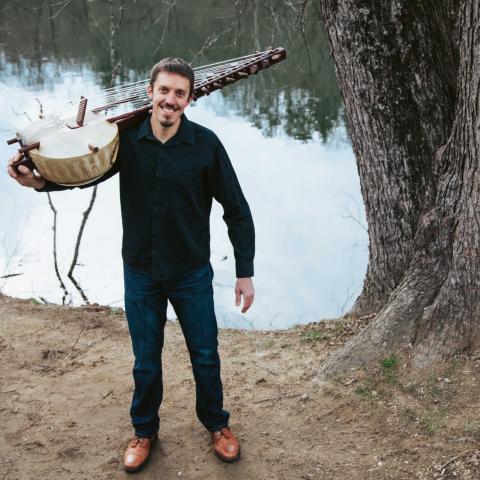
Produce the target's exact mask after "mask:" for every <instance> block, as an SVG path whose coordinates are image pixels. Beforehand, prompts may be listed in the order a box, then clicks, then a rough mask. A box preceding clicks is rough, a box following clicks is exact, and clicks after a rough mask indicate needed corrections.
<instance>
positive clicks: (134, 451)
mask: <svg viewBox="0 0 480 480" xmlns="http://www.w3.org/2000/svg"><path fill="white" fill-rule="evenodd" d="M157 440H158V434H156V433H155V434H154V435H153V436H151V437H150V438H145V437H137V436H136V435H135V436H134V437H133V438H132V439H131V440H130V443H129V444H128V447H127V450H126V451H125V455H124V456H123V467H124V469H125V471H126V472H130V473H132V472H138V471H139V470H140V469H141V468H142V467H143V466H144V465H145V462H146V461H147V458H148V456H149V455H150V447H151V446H152V445H153V444H154V443H155V442H156V441H157Z"/></svg>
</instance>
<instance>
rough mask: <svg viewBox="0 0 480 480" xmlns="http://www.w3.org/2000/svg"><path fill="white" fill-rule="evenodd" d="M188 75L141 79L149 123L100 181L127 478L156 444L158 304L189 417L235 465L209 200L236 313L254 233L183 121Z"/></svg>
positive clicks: (167, 62)
mask: <svg viewBox="0 0 480 480" xmlns="http://www.w3.org/2000/svg"><path fill="white" fill-rule="evenodd" d="M193 86H194V73H193V70H192V69H191V67H190V66H189V65H188V64H187V63H186V62H184V61H183V60H181V59H176V58H167V59H164V60H161V61H160V62H159V63H157V64H156V65H155V66H154V67H153V69H152V72H151V77H150V85H149V86H148V95H149V97H150V98H151V100H152V105H153V107H152V112H151V115H150V116H149V117H148V118H147V119H146V120H145V121H144V122H143V123H142V124H141V125H140V126H139V127H136V128H131V129H128V130H125V131H124V132H122V133H121V137H120V148H119V154H118V159H117V161H116V163H115V164H114V167H113V168H112V169H111V170H110V171H109V172H107V174H105V175H104V176H103V177H102V178H101V179H99V180H98V181H96V182H94V183H92V184H90V185H88V186H91V185H93V184H95V183H98V182H100V181H103V180H105V179H107V178H109V177H111V176H112V175H113V174H115V173H116V172H117V171H119V172H120V201H121V207H122V223H123V245H122V256H123V261H124V281H125V310H126V314H127V320H128V326H129V331H130V336H131V340H132V347H133V353H134V356H135V365H134V369H133V376H134V382H135V390H134V394H133V399H132V404H131V409H130V414H131V418H132V424H133V427H134V429H135V436H134V437H133V439H132V440H131V442H130V443H129V445H128V448H127V450H126V452H125V456H124V467H125V470H126V471H128V472H135V471H138V470H140V469H141V468H142V466H143V465H144V464H145V461H146V460H147V458H148V456H149V453H150V447H151V445H152V444H153V443H154V442H155V441H156V440H157V432H158V429H159V417H158V409H159V407H160V404H161V402H162V396H163V385H162V362H161V354H162V347H163V331H164V325H165V321H166V309H167V300H170V303H171V304H172V306H173V308H174V309H175V312H176V314H177V317H178V320H179V322H180V325H181V328H182V331H183V334H184V337H185V340H186V344H187V347H188V351H189V354H190V359H191V363H192V369H193V374H194V378H195V384H196V412H197V416H198V418H199V420H200V422H201V423H202V424H203V425H204V426H205V427H206V428H207V429H208V430H209V431H210V432H211V438H212V443H213V449H214V451H215V453H216V454H217V455H218V456H219V457H220V458H221V459H222V460H224V461H234V460H236V459H237V458H238V456H239V444H238V441H237V439H236V438H235V436H234V434H233V433H232V432H231V430H230V429H229V428H228V420H229V413H228V412H227V411H226V410H224V409H223V390H222V382H221V378H220V359H219V356H218V348H217V347H218V342H217V323H216V319H215V313H214V308H213V288H212V278H213V271H212V267H211V265H210V262H209V259H210V244H209V242H210V231H209V216H210V210H211V205H212V199H213V198H215V199H216V200H218V201H219V202H220V203H221V204H222V206H223V208H224V219H225V221H226V223H227V226H228V233H229V237H230V240H231V242H232V245H233V248H234V254H235V262H236V274H237V283H236V286H235V295H236V298H235V304H236V305H237V306H239V305H240V300H241V297H243V308H242V313H244V312H246V311H247V310H248V309H249V308H250V306H251V304H252V302H253V298H254V288H253V283H252V279H251V277H252V276H253V256H254V237H255V234H254V227H253V221H252V217H251V214H250V210H249V207H248V204H247V202H246V200H245V198H244V196H243V193H242V191H241V189H240V185H239V183H238V180H237V178H236V175H235V172H234V170H233V167H232V165H231V163H230V160H229V159H228V156H227V153H226V152H225V149H224V148H223V146H222V144H221V142H220V141H219V140H218V138H217V137H216V135H215V134H214V133H213V132H211V131H210V130H208V129H206V128H204V127H202V126H200V125H197V124H195V123H193V122H190V121H189V120H188V119H187V118H186V116H185V115H184V110H185V108H186V107H187V106H188V104H189V103H190V101H191V99H192V93H193ZM19 158H20V155H19V154H17V155H15V156H14V157H13V158H12V159H10V163H9V167H8V173H9V175H10V176H11V177H13V178H14V179H15V180H16V181H17V182H18V183H20V184H21V185H23V186H27V187H33V188H35V189H36V190H37V191H41V192H46V191H55V190H63V189H65V188H66V187H63V186H60V185H57V184H54V183H52V182H49V181H46V180H45V179H44V178H42V177H41V176H36V175H34V174H33V173H32V172H31V171H30V170H28V169H27V168H26V167H23V166H22V167H19V172H15V171H14V169H13V168H12V167H11V164H12V163H13V161H15V160H18V159H19Z"/></svg>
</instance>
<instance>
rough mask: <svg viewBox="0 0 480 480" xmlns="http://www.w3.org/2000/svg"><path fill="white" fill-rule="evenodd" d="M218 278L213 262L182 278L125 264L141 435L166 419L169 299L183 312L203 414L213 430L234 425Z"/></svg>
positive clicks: (135, 413)
mask: <svg viewBox="0 0 480 480" xmlns="http://www.w3.org/2000/svg"><path fill="white" fill-rule="evenodd" d="M212 279H213V269H212V267H211V265H210V264H207V265H205V266H203V267H201V268H198V269H196V270H195V271H193V272H191V273H190V274H188V275H187V276H185V277H184V278H182V279H181V280H176V281H159V280H155V279H153V278H152V277H150V276H149V275H146V274H144V273H140V272H137V271H135V270H132V269H131V268H129V267H128V266H127V265H124V280H125V310H126V313H127V320H128V328H129V330H130V336H131V339H132V347H133V354H134V356H135V365H134V368H133V378H134V381H135V391H134V393H133V399H132V405H131V409H130V415H131V417H132V424H133V426H134V428H135V434H136V435H138V436H140V437H149V436H151V435H153V434H154V433H155V432H157V431H158V429H159V424H160V420H159V417H158V409H159V408H160V404H161V403H162V397H163V382H162V348H163V338H164V336H163V331H164V327H165V322H166V319H167V300H170V303H171V304H172V306H173V308H174V310H175V313H176V314H177V317H178V320H179V322H180V326H181V328H182V331H183V335H184V337H185V341H186V343H187V348H188V352H189V354H190V361H191V363H192V369H193V376H194V378H195V385H196V397H197V398H196V411H197V416H198V418H199V420H200V422H201V423H202V424H203V425H204V426H205V428H207V430H210V431H211V432H214V431H216V430H220V429H222V428H224V427H226V426H227V425H228V419H229V413H228V412H227V411H225V410H224V409H223V389H222V381H221V379H220V357H219V356H218V341H217V333H218V329H217V320H216V318H215V311H214V308H213V287H212Z"/></svg>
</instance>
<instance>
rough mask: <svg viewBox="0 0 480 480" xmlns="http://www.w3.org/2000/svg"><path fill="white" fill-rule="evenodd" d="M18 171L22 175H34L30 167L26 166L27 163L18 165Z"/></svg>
mask: <svg viewBox="0 0 480 480" xmlns="http://www.w3.org/2000/svg"><path fill="white" fill-rule="evenodd" d="M18 171H19V172H20V173H21V174H22V175H25V176H26V177H33V172H32V171H31V170H30V169H29V168H28V167H26V166H25V165H20V166H19V167H18Z"/></svg>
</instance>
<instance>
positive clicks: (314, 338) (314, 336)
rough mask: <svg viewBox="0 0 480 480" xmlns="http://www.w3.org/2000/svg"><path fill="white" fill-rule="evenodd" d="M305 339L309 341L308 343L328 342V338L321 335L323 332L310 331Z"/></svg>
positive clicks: (325, 335) (323, 334)
mask: <svg viewBox="0 0 480 480" xmlns="http://www.w3.org/2000/svg"><path fill="white" fill-rule="evenodd" d="M305 338H306V339H307V340H310V341H318V340H329V339H330V337H329V336H328V335H327V334H325V333H323V332H316V331H314V330H313V331H311V332H307V334H306V335H305Z"/></svg>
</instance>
